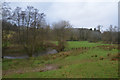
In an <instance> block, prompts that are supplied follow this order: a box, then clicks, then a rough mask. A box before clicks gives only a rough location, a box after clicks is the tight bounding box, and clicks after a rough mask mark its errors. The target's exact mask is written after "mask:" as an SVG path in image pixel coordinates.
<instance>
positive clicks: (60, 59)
mask: <svg viewBox="0 0 120 80" xmlns="http://www.w3.org/2000/svg"><path fill="white" fill-rule="evenodd" d="M67 43H68V44H67V47H66V48H65V51H63V52H59V53H57V54H48V55H44V56H39V57H35V58H34V57H31V58H28V59H3V62H2V69H3V74H2V75H3V78H118V58H119V55H118V46H117V45H115V44H103V43H102V42H99V43H90V42H87V41H68V42H67ZM55 44H57V42H55Z"/></svg>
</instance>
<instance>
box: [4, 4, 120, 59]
mask: <svg viewBox="0 0 120 80" xmlns="http://www.w3.org/2000/svg"><path fill="white" fill-rule="evenodd" d="M2 10H3V11H2V49H3V54H4V51H5V50H6V49H7V48H8V46H9V44H13V45H20V46H22V47H23V48H24V50H25V51H26V53H27V54H28V55H29V56H30V57H31V56H32V54H34V53H36V52H40V51H42V50H45V49H47V48H55V49H56V50H57V51H58V52H59V51H64V48H65V46H66V45H67V43H66V41H89V42H98V41H103V42H104V43H110V44H113V43H116V44H117V43H119V42H118V40H120V39H119V37H118V34H119V33H120V32H119V31H120V29H119V28H118V27H117V26H112V25H110V26H108V30H106V31H103V32H101V29H102V28H103V27H104V26H102V25H98V26H97V27H96V28H94V29H93V30H92V28H91V29H87V28H73V27H72V25H71V24H70V23H69V21H64V20H63V21H59V22H55V23H53V24H52V25H50V24H47V21H46V20H45V17H46V16H47V14H44V13H42V12H40V11H39V10H38V9H36V8H34V7H33V6H27V8H26V9H25V10H24V11H23V10H22V9H21V8H20V7H16V8H15V9H14V10H12V9H11V8H10V6H9V4H8V3H3V6H2ZM52 41H58V46H56V45H55V44H53V42H52Z"/></svg>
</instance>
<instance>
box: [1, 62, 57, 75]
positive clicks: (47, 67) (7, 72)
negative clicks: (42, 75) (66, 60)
mask: <svg viewBox="0 0 120 80" xmlns="http://www.w3.org/2000/svg"><path fill="white" fill-rule="evenodd" d="M56 69H59V66H57V65H53V64H45V66H44V67H36V68H33V69H28V68H27V69H25V68H24V69H19V70H14V69H12V70H3V72H2V75H3V76H5V75H10V74H14V73H17V74H23V73H26V72H45V71H50V70H56Z"/></svg>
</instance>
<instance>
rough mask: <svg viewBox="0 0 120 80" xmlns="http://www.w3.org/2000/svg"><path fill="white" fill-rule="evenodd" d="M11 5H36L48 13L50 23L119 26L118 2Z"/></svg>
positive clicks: (78, 26) (90, 26)
mask: <svg viewBox="0 0 120 80" xmlns="http://www.w3.org/2000/svg"><path fill="white" fill-rule="evenodd" d="M10 6H11V7H12V9H15V7H17V6H19V7H22V9H24V8H26V7H27V6H34V7H35V8H37V9H39V12H41V13H42V12H44V13H45V14H46V21H47V23H49V24H52V23H53V22H57V21H60V20H67V21H69V22H70V23H71V24H72V25H73V27H76V28H82V27H83V28H95V27H97V25H103V26H104V27H103V29H104V30H106V29H107V28H108V26H109V25H113V26H118V2H87V1H86V2H11V3H10Z"/></svg>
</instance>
